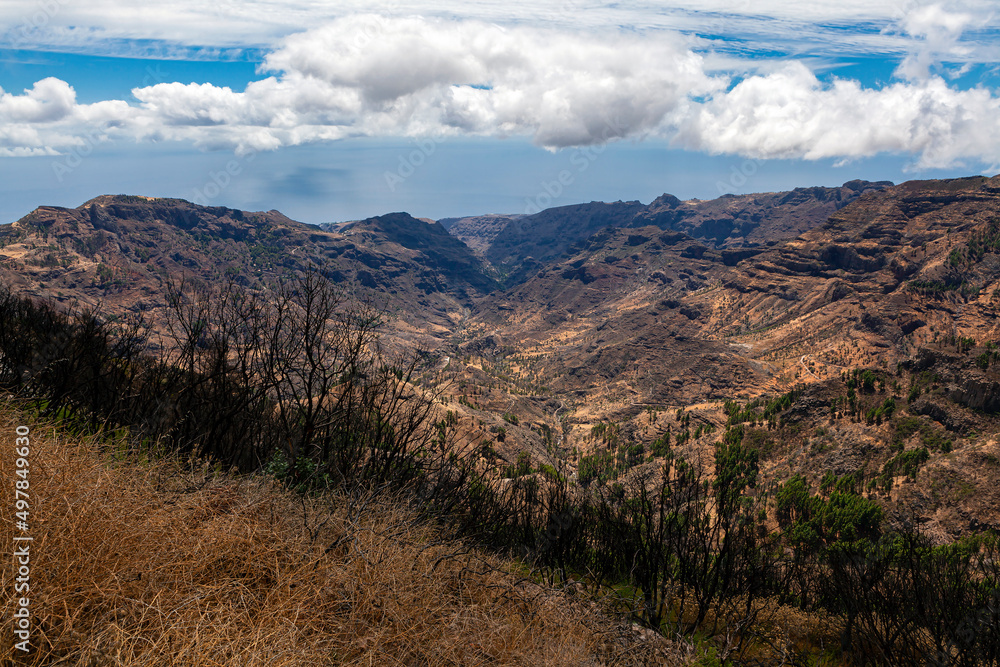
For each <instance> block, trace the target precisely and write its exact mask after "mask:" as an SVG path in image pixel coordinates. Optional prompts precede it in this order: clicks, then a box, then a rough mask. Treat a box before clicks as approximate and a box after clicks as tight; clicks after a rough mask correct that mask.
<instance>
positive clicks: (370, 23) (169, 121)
mask: <svg viewBox="0 0 1000 667" xmlns="http://www.w3.org/2000/svg"><path fill="white" fill-rule="evenodd" d="M848 1H849V2H852V1H853V0H848ZM761 7H762V9H763V10H767V9H768V8H769V6H768V3H767V2H763V3H762V5H761ZM807 7H813V8H814V9H816V10H817V11H818V6H812V5H807ZM974 14H975V12H973V11H963V12H956V11H945V10H943V9H941V7H940V6H938V5H927V6H920V7H916V8H913V9H911V10H909V11H907V12H905V13H902V14H901V15H900V16H901V18H900V22H899V24H898V25H899V31H898V34H896V35H894V36H892V37H893V38H894V39H901V38H902V37H901V34H902V33H903V32H905V34H906V35H909V38H908V39H910V40H911V42H913V40H916V41H915V42H914V44H913V48H912V51H913V54H914V55H913V60H912V61H910V64H909V65H907V68H908V69H907V72H908V76H909V78H908V79H907V80H902V81H899V82H896V83H893V84H891V85H888V86H884V87H882V88H878V89H866V88H863V87H862V86H861V85H860V84H859V83H858V82H856V81H849V80H838V79H835V80H833V81H832V82H831V83H823V82H820V81H819V80H818V79H817V78H816V76H815V74H814V72H813V71H811V70H810V69H809V68H807V67H806V66H805V65H804V64H803V63H802V62H798V61H790V62H789V61H786V62H784V63H781V64H780V65H774V64H773V63H766V64H762V63H761V62H760V61H744V62H745V63H746V66H745V68H744V69H743V70H742V72H743V77H744V78H743V79H742V80H740V81H738V82H737V83H736V84H735V85H732V84H733V81H731V79H730V77H729V76H728V75H725V74H722V73H720V72H719V70H717V69H716V68H715V66H714V65H713V64H712V61H713V59H712V58H706V57H705V56H704V55H702V54H701V53H698V52H696V49H697V48H698V47H699V46H701V45H702V43H701V42H699V41H698V40H696V39H694V38H692V37H689V36H685V35H683V34H680V33H677V32H668V31H663V30H639V31H631V30H626V29H615V28H611V27H605V29H604V30H602V31H600V32H594V31H588V30H566V29H560V30H557V29H554V28H538V27H528V26H523V25H508V26H506V27H505V26H499V25H495V24H491V23H486V22H482V21H470V20H444V19H435V18H422V17H413V16H410V17H384V16H378V15H353V16H348V17H343V18H338V19H335V20H333V21H331V22H329V23H326V24H324V25H322V26H320V27H317V28H313V29H311V30H307V31H305V32H300V33H296V34H293V35H289V36H287V37H284V38H282V39H281V40H278V41H277V42H276V43H275V46H274V48H273V49H272V50H271V51H270V52H269V53H268V55H267V57H266V59H265V61H264V64H263V66H262V70H263V72H262V73H263V74H267V75H269V76H266V77H265V78H262V79H261V80H258V81H254V82H252V83H250V84H249V85H247V87H246V88H245V89H244V90H242V91H239V90H233V89H231V88H229V87H222V86H216V85H213V84H211V83H200V84H197V83H191V84H182V83H179V82H172V83H160V84H157V85H153V86H146V87H140V88H136V89H134V90H133V91H132V92H133V95H134V97H135V100H136V102H135V103H133V104H131V105H130V104H128V103H126V102H125V101H121V100H108V101H103V102H98V103H96V104H89V105H81V104H78V103H77V102H76V95H75V92H74V91H73V89H72V88H71V87H70V86H69V85H68V84H67V83H65V82H63V81H60V80H58V79H54V78H49V79H44V80H42V81H39V82H38V83H36V84H35V86H34V87H33V88H31V89H29V90H26V91H24V92H23V93H22V94H10V93H4V92H3V91H0V121H2V125H0V126H2V128H3V129H2V130H0V154H2V155H18V154H24V155H31V154H39V152H45V151H53V150H59V151H62V150H67V149H68V148H71V147H73V146H79V145H82V144H83V143H91V144H92V143H94V142H97V141H104V140H107V139H114V138H125V139H138V140H142V141H163V140H173V141H185V142H192V143H194V144H196V145H198V146H200V147H202V148H206V149H220V148H222V149H235V150H236V151H237V152H238V153H246V152H248V151H260V150H273V149H278V148H281V147H283V146H291V145H298V144H302V143H309V142H318V141H332V140H337V139H342V138H345V137H351V136H441V135H460V134H461V135H477V136H492V137H503V136H510V135H519V136H530V137H532V139H533V140H534V141H535V143H536V144H538V145H539V146H543V147H546V148H550V149H558V148H561V147H567V146H580V145H589V144H598V143H604V142H607V141H612V140H617V139H625V138H629V139H639V138H642V137H646V136H658V137H665V138H669V139H671V140H673V141H674V142H675V143H676V144H677V145H680V146H684V147H687V148H691V149H694V150H703V151H708V152H711V153H737V154H742V155H747V156H753V157H761V158H805V159H826V158H833V159H843V158H854V157H862V156H870V155H874V154H876V153H881V152H892V153H903V154H911V155H913V156H914V157H915V165H916V166H918V167H931V166H950V165H955V164H959V163H962V162H970V161H971V162H976V163H982V164H988V165H996V164H998V163H1000V99H998V98H997V97H996V96H995V95H994V93H993V92H992V91H990V90H987V89H983V88H976V89H972V90H958V89H957V88H954V87H951V86H949V85H948V83H947V82H946V81H945V79H944V78H942V77H941V76H939V75H937V74H934V75H931V74H930V71H931V64H932V63H933V61H934V59H935V58H938V57H940V56H941V54H942V53H944V52H947V53H950V54H954V53H957V52H959V51H961V49H963V48H964V46H963V45H962V41H961V39H962V35H963V31H965V30H967V29H968V28H969V27H970V26H973V25H978V23H976V21H977V20H978V19H974ZM165 29H166V28H165ZM730 61H732V59H731V58H730ZM733 69H739V68H737V67H734V68H733ZM762 70H767V71H762Z"/></svg>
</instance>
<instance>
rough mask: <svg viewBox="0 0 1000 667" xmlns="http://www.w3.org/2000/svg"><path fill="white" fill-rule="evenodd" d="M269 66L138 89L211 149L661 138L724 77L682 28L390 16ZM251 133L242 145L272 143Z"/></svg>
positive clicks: (281, 53) (296, 39) (289, 46)
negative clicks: (553, 26)
mask: <svg viewBox="0 0 1000 667" xmlns="http://www.w3.org/2000/svg"><path fill="white" fill-rule="evenodd" d="M264 70H265V71H266V72H273V73H274V74H275V76H271V77H268V78H266V79H264V80H261V81H257V82H254V83H252V84H250V85H249V86H248V87H247V88H246V90H245V91H243V92H234V91H232V90H230V89H229V88H220V87H215V86H212V85H210V84H202V85H195V84H192V85H181V84H176V83H164V84H159V85H156V86H151V87H147V88H138V89H135V90H134V91H133V94H134V95H135V97H136V98H137V99H138V100H139V101H140V102H141V106H142V109H143V111H144V113H145V114H146V115H147V116H151V117H155V118H158V119H160V120H161V121H162V123H163V125H165V126H166V128H164V129H163V130H162V132H163V133H164V134H165V135H170V136H173V137H178V136H182V135H185V134H187V135H188V136H192V137H195V138H196V140H197V141H200V142H202V143H210V142H212V141H219V140H224V137H225V135H227V134H228V129H224V130H221V131H217V132H215V131H212V129H211V127H212V126H219V127H223V126H224V127H225V128H232V127H244V128H249V127H253V128H257V130H258V131H257V133H256V139H254V140H252V141H254V142H256V143H257V144H259V143H260V142H264V143H269V144H271V143H276V144H278V145H286V144H288V143H297V142H301V141H309V140H314V139H317V138H323V139H329V138H338V137H342V136H352V135H371V134H377V135H385V134H394V135H427V134H458V133H463V134H472V135H530V136H532V137H533V138H534V140H535V142H536V143H537V144H538V145H540V146H544V147H546V148H560V147H564V146H576V145H586V144H594V143H603V142H606V141H609V140H612V139H618V138H622V137H627V136H637V135H642V134H644V133H650V132H655V131H657V130H658V129H659V128H661V127H662V126H664V124H665V123H667V122H669V121H670V119H671V116H672V115H673V114H676V113H678V112H679V111H680V110H681V109H682V108H683V107H684V106H686V104H687V103H688V99H689V98H690V96H692V95H709V94H711V93H713V92H716V91H719V90H721V89H722V88H723V87H724V85H725V81H724V80H722V79H718V78H716V77H713V76H710V75H708V74H706V72H705V70H704V66H703V63H702V59H701V56H699V55H697V54H695V53H693V52H692V51H691V50H690V49H687V48H685V46H684V39H683V38H681V37H679V36H677V35H675V34H662V33H659V34H657V35H655V36H650V37H640V38H637V37H636V36H635V35H627V36H626V35H622V34H616V35H612V36H606V37H602V38H597V37H594V36H583V35H579V34H573V33H559V32H554V31H543V30H536V29H530V28H523V27H522V28H506V29H505V28H501V27H499V26H496V25H491V24H485V23H480V22H474V21H461V22H456V21H450V22H446V21H433V20H426V19H422V18H403V19H390V18H383V17H379V16H355V17H350V18H346V19H342V20H338V21H335V22H333V23H331V24H329V25H326V26H324V27H322V28H318V29H315V30H311V31H308V32H305V33H301V34H297V35H293V36H291V37H288V38H286V39H285V40H283V41H282V43H281V44H280V45H279V47H278V48H277V49H276V50H274V51H273V52H272V53H270V54H269V55H268V56H267V58H266V60H265V62H264ZM182 127H183V128H188V130H189V131H187V132H186V133H185V132H184V131H181V130H180V129H179V128H182ZM196 128H197V129H196ZM250 141H251V140H248V141H241V142H240V143H239V145H238V149H239V150H247V149H251V148H253V149H258V148H261V146H260V145H251V143H250Z"/></svg>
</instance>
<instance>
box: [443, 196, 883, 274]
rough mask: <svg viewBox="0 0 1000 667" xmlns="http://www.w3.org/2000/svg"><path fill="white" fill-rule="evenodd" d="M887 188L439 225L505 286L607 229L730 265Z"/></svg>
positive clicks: (569, 209) (670, 200)
mask: <svg viewBox="0 0 1000 667" xmlns="http://www.w3.org/2000/svg"><path fill="white" fill-rule="evenodd" d="M891 185H892V183H889V182H888V181H881V182H878V183H871V182H868V181H850V182H848V183H845V184H844V185H843V186H841V187H839V188H823V187H813V188H797V189H795V190H793V191H791V192H777V193H764V194H752V195H726V196H724V197H720V198H719V199H714V200H711V201H700V200H697V199H694V200H690V201H681V200H679V199H677V198H676V197H674V196H672V195H668V194H665V195H663V196H661V197H659V198H657V199H656V200H654V201H653V202H652V203H651V204H649V205H648V206H644V205H643V204H641V203H639V202H614V203H604V202H591V203H590V204H574V205H571V206H559V207H555V208H550V209H546V210H544V211H541V212H540V213H536V214H534V215H529V216H479V217H472V218H462V219H450V220H447V221H442V222H447V223H448V224H449V225H450V227H449V230H450V232H451V233H452V234H454V235H456V236H457V237H459V238H461V239H462V240H463V241H464V242H465V243H466V244H468V245H469V247H471V248H473V249H474V250H475V251H476V252H477V253H480V254H481V255H482V256H484V257H485V258H486V259H487V260H488V261H489V262H490V263H492V264H493V266H494V267H495V268H496V269H497V271H498V272H499V273H500V274H501V275H502V276H503V277H504V282H505V284H506V285H508V286H512V285H517V284H519V283H521V282H524V281H525V280H528V279H529V278H530V277H531V276H532V274H533V273H534V272H536V271H538V270H540V269H542V268H543V267H544V266H545V265H546V264H547V263H549V262H552V261H555V260H558V259H559V258H561V257H562V256H564V255H565V254H566V253H567V252H571V251H572V250H573V248H574V246H579V244H581V243H584V242H586V241H587V240H588V239H589V238H590V237H591V236H593V235H594V234H596V233H598V232H601V231H602V230H605V229H608V228H612V229H617V228H626V227H628V228H642V227H649V226H653V227H657V228H658V229H661V230H663V231H675V232H682V233H684V234H686V235H688V236H690V237H692V238H695V239H698V240H699V241H701V242H702V243H703V244H706V245H708V246H711V247H713V248H717V249H720V250H722V253H723V254H722V257H723V258H724V260H725V262H726V263H728V264H730V265H732V264H735V263H736V262H737V261H739V260H741V259H745V258H747V257H752V256H753V255H754V254H757V253H759V252H761V251H763V250H764V249H766V248H767V247H769V246H773V245H774V244H775V243H777V242H779V241H782V240H786V239H790V238H794V237H795V236H798V235H799V234H801V233H802V232H805V231H807V230H809V229H812V228H813V227H815V226H817V225H819V224H822V223H823V222H824V221H826V219H827V218H828V217H829V216H830V215H832V214H833V213H834V212H836V211H837V210H839V209H840V208H842V207H844V206H846V205H847V204H849V203H850V202H852V201H854V200H855V199H857V198H858V197H859V196H861V195H863V194H865V193H867V192H875V191H878V190H881V189H884V188H886V187H888V186H891ZM577 249H579V248H578V247H577Z"/></svg>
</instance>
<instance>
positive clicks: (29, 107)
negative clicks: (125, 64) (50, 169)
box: [0, 77, 133, 157]
mask: <svg viewBox="0 0 1000 667" xmlns="http://www.w3.org/2000/svg"><path fill="white" fill-rule="evenodd" d="M132 115H133V109H132V108H131V107H130V106H129V105H128V104H127V103H126V102H124V101H120V100H109V101H103V102H97V103H94V104H78V103H77V101H76V91H75V90H73V88H72V86H70V85H69V84H68V83H66V82H65V81H62V80H60V79H56V78H53V77H49V78H46V79H42V80H41V81H38V82H36V83H35V85H34V86H32V87H31V88H29V89H26V90H24V91H23V92H22V93H21V94H14V93H8V92H5V91H4V90H3V89H0V155H2V156H8V157H9V156H14V157H25V156H37V155H56V154H58V153H59V152H60V151H61V150H65V149H68V148H71V147H74V146H80V145H82V144H83V143H85V142H86V141H100V140H103V139H104V138H106V135H105V134H104V133H105V132H106V131H107V130H109V129H112V128H114V127H117V126H119V125H120V124H121V123H123V122H124V121H125V120H127V119H128V118H129V117H130V116H132ZM95 132H96V133H97V135H98V136H97V137H95V136H94V133H95Z"/></svg>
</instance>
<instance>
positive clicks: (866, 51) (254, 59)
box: [0, 0, 1000, 223]
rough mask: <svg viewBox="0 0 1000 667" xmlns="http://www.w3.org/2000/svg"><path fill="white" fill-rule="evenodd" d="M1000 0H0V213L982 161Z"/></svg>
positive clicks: (288, 207)
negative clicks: (90, 204)
mask: <svg viewBox="0 0 1000 667" xmlns="http://www.w3.org/2000/svg"><path fill="white" fill-rule="evenodd" d="M998 63H1000V1H998V0H990V1H986V0H965V1H962V0H958V1H949V2H946V3H944V2H922V1H917V2H909V1H904V0H886V1H882V0H839V1H838V2H836V3H830V2H828V1H827V0H824V1H822V2H817V1H815V0H802V1H800V2H795V3H792V2H785V1H781V2H779V1H777V0H699V1H697V2H695V1H694V0H673V1H663V2H660V1H654V0H638V1H636V2H630V3H628V4H627V5H625V4H624V3H606V2H593V1H591V0H555V1H554V2H551V3H547V4H544V5H539V4H538V3H535V2H532V3H527V2H522V1H520V0H507V1H505V2H485V1H472V2H462V3H458V2H454V1H452V0H436V1H432V0H426V1H424V2H406V3H404V2H384V3H378V2H376V3H371V2H360V1H358V0H347V1H343V2H327V1H321V0H213V1H212V2H204V0H198V1H195V0H174V1H172V2H171V1H158V2H153V1H139V0H3V2H2V3H0V175H2V176H3V178H2V180H0V223H6V222H11V221H14V220H16V219H18V218H20V217H21V216H23V215H25V214H27V213H29V212H30V211H31V210H32V209H34V208H35V207H36V206H39V205H58V206H78V205H80V204H82V203H83V202H85V201H86V200H88V199H90V198H92V197H95V196H98V195H101V194H141V195H149V196H160V197H180V198H183V199H188V200H191V201H195V202H196V203H199V204H207V205H219V206H230V207H234V208H241V209H245V210H270V209H278V210H280V211H282V212H283V213H285V214H286V215H288V216H290V217H292V218H295V219H297V220H301V221H303V222H310V223H319V222H335V221H343V220H353V219H361V218H365V217H369V216H373V215H379V214H383V213H388V212H392V211H407V212H410V213H412V214H413V215H416V216H420V217H429V218H434V219H440V218H444V217H457V216H463V215H474V214H482V213H531V212H535V211H537V210H540V209H544V208H547V207H549V206H559V205H565V204H572V203H578V202H588V201H595V200H597V201H616V200H639V201H642V202H644V203H648V202H649V201H651V200H652V199H654V198H655V197H657V196H659V195H661V194H663V193H665V192H668V193H671V194H673V195H675V196H678V197H680V198H682V199H689V198H700V199H711V198H714V197H718V196H720V195H721V194H726V193H744V192H769V191H776V190H788V189H791V188H793V187H797V186H812V185H827V186H832V185H839V184H841V183H843V182H845V181H848V180H853V179H855V178H862V179H867V180H891V181H894V182H901V181H904V180H910V179H923V178H950V177H956V176H966V175H972V174H989V175H992V174H995V173H997V172H1000V64H998Z"/></svg>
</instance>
